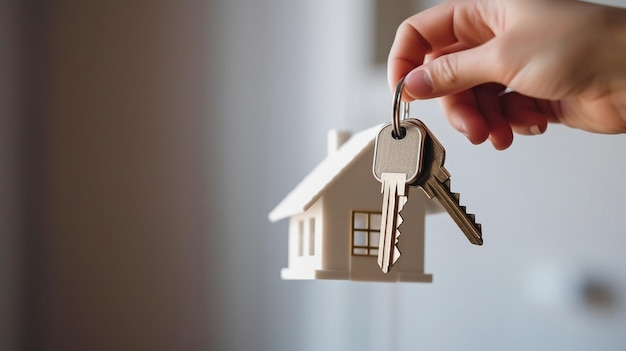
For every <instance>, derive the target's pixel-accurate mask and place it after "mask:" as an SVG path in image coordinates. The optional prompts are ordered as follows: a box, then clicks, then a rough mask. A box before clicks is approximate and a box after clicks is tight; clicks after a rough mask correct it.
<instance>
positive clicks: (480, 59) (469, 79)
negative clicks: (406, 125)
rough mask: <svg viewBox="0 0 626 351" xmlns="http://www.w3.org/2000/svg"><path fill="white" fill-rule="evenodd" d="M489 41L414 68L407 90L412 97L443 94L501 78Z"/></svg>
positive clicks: (410, 74)
mask: <svg viewBox="0 0 626 351" xmlns="http://www.w3.org/2000/svg"><path fill="white" fill-rule="evenodd" d="M493 57H494V55H493V50H492V49H491V45H490V43H487V44H484V45H482V46H479V47H475V48H472V49H467V50H463V51H458V52H453V53H450V54H447V55H443V56H439V57H437V58H435V59H433V60H432V61H430V62H428V63H425V64H423V65H422V66H421V67H419V68H417V69H414V70H412V71H411V72H410V73H408V74H407V76H406V78H405V80H404V86H405V92H406V93H407V94H408V96H409V97H411V98H412V99H427V98H433V97H440V96H445V95H450V94H456V93H458V92H461V91H464V90H469V89H471V88H473V87H476V86H479V85H481V84H484V83H488V82H498V83H502V82H500V81H499V77H497V76H496V75H495V73H496V72H497V69H496V67H497V66H498V64H497V62H495V61H496V60H494V59H493Z"/></svg>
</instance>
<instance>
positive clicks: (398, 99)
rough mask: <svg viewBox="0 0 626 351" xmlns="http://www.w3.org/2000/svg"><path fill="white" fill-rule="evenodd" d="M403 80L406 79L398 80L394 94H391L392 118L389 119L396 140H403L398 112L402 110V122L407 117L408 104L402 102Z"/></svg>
mask: <svg viewBox="0 0 626 351" xmlns="http://www.w3.org/2000/svg"><path fill="white" fill-rule="evenodd" d="M404 78H406V76H403V77H402V78H400V81H399V82H398V85H397V86H396V92H395V93H394V94H393V118H392V119H391V122H392V124H393V133H394V134H395V135H394V137H396V138H398V139H402V138H403V135H402V130H401V128H400V122H401V120H400V110H402V120H405V119H407V118H408V117H409V103H408V102H403V101H402V88H403V86H404Z"/></svg>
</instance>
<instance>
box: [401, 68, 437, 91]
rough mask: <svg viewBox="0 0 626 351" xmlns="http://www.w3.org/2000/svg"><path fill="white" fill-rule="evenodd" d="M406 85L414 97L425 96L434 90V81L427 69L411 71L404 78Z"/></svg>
mask: <svg viewBox="0 0 626 351" xmlns="http://www.w3.org/2000/svg"><path fill="white" fill-rule="evenodd" d="M404 86H405V87H406V89H407V93H408V94H409V95H411V96H413V97H424V96H428V95H430V94H431V93H432V92H433V81H432V79H431V78H430V75H429V74H428V72H426V71H425V70H416V71H412V72H410V73H409V74H408V75H407V76H406V78H405V79H404Z"/></svg>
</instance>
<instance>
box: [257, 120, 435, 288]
mask: <svg viewBox="0 0 626 351" xmlns="http://www.w3.org/2000/svg"><path fill="white" fill-rule="evenodd" d="M380 129H381V126H376V127H373V128H370V129H367V130H365V131H362V132H360V133H358V134H356V135H354V136H353V137H352V138H349V139H347V136H348V135H347V134H346V133H338V132H336V131H331V132H329V142H328V144H329V154H328V156H327V157H326V159H324V160H323V161H322V162H321V163H320V164H319V165H318V166H317V167H316V168H315V169H314V170H313V171H312V172H311V173H310V174H309V175H308V176H307V177H306V178H304V179H303V180H302V182H300V184H298V185H297V186H296V187H295V188H294V190H293V191H292V192H291V193H290V194H289V195H287V197H285V199H283V201H282V202H281V203H280V204H278V206H276V208H275V209H274V210H273V211H272V212H271V213H270V215H269V218H270V220H271V221H278V220H281V219H283V218H287V217H289V218H290V222H289V256H288V267H287V268H284V269H283V270H282V272H281V275H282V278H283V279H346V280H365V281H413V282H431V281H432V275H430V274H427V273H425V271H424V245H425V240H424V222H425V217H426V214H428V213H435V212H441V211H442V210H441V208H440V206H439V205H438V203H437V202H436V200H429V199H428V197H426V195H425V194H424V193H423V192H422V191H421V190H420V189H418V188H411V189H410V190H409V191H410V193H409V201H408V203H407V204H406V206H405V207H404V210H403V211H402V213H401V214H402V217H403V218H404V222H403V223H402V225H401V226H400V233H401V235H400V236H399V237H398V240H399V242H398V248H399V250H400V252H401V256H400V259H399V260H398V262H397V263H396V264H395V265H394V266H393V267H392V269H391V270H390V272H389V273H383V272H382V270H381V269H380V267H379V266H378V262H377V257H378V239H379V235H380V220H381V211H382V194H381V191H380V189H381V184H380V183H379V182H378V181H377V180H376V179H375V178H374V176H373V175H372V158H373V154H374V142H375V139H376V135H377V134H378V132H379V131H380ZM346 139H347V141H346V142H345V143H342V141H343V140H346Z"/></svg>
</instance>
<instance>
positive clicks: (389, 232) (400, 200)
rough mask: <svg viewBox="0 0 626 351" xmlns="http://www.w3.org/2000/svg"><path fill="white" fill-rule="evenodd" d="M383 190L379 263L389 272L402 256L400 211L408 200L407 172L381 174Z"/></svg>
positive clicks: (384, 270) (383, 269)
mask: <svg viewBox="0 0 626 351" xmlns="http://www.w3.org/2000/svg"><path fill="white" fill-rule="evenodd" d="M381 181H382V189H381V190H382V192H383V212H382V219H381V226H380V228H381V235H380V241H379V246H378V265H379V266H380V268H381V269H382V271H383V272H385V273H388V272H389V269H390V268H391V267H392V266H393V264H394V263H395V262H396V261H397V260H398V258H400V251H399V250H398V248H397V246H396V245H397V243H398V235H399V233H400V232H399V230H398V227H399V225H400V224H401V223H402V217H400V215H399V212H400V211H401V210H402V208H403V207H404V205H405V204H406V202H407V200H408V199H407V196H406V193H407V185H406V174H403V173H383V174H382V175H381Z"/></svg>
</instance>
